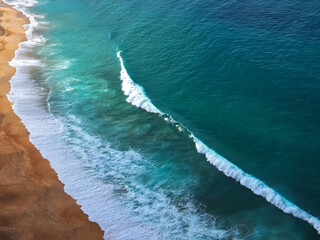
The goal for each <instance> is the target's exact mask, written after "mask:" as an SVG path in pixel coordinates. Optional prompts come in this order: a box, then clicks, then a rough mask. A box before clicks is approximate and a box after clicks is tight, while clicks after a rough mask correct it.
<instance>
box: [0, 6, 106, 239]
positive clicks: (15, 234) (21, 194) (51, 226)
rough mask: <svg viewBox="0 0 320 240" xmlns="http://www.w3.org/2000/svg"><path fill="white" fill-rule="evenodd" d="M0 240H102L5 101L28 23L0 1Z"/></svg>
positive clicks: (9, 103) (96, 226) (97, 228)
mask: <svg viewBox="0 0 320 240" xmlns="http://www.w3.org/2000/svg"><path fill="white" fill-rule="evenodd" d="M0 19H1V20H0V26H1V27H2V28H0V239H8V240H9V239H22V236H23V239H30V240H31V239H48V240H50V239H89V240H90V239H103V235H104V233H103V231H102V230H101V228H100V227H99V226H98V224H96V223H93V222H90V221H89V219H88V216H87V215H86V214H85V213H84V212H83V211H82V210H81V208H80V206H79V205H77V203H76V201H75V200H74V199H73V198H72V197H71V196H69V195H68V194H67V193H65V191H64V185H63V184H62V183H61V182H60V181H59V179H58V177H57V174H56V172H55V171H54V170H53V169H52V168H51V166H50V163H49V161H48V160H47V159H45V158H43V157H42V156H41V154H40V152H39V151H38V149H36V148H35V146H34V145H33V144H32V143H31V142H30V140H29V132H28V131H27V130H26V128H25V126H24V125H23V123H22V122H21V119H20V118H19V117H18V116H17V115H16V114H15V113H14V111H13V109H12V106H13V104H12V103H11V102H10V101H9V100H8V97H7V94H8V93H9V92H10V89H11V85H10V82H9V81H10V79H11V78H12V77H13V76H14V74H15V72H16V70H15V68H13V67H11V66H9V62H10V61H11V60H12V59H13V58H14V56H15V51H16V50H17V49H18V48H19V43H20V42H23V41H26V40H27V39H26V34H25V29H24V28H23V25H25V24H28V23H29V21H28V19H27V18H26V17H25V16H24V15H23V14H22V13H21V12H19V11H17V10H15V9H13V8H12V7H11V6H10V5H7V4H5V3H3V2H2V1H1V0H0Z"/></svg>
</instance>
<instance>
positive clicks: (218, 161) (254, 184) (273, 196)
mask: <svg viewBox="0 0 320 240" xmlns="http://www.w3.org/2000/svg"><path fill="white" fill-rule="evenodd" d="M117 56H118V58H119V60H120V63H121V73H120V79H121V80H122V90H123V92H124V94H125V95H126V96H128V98H127V102H129V103H131V104H132V105H134V106H136V107H140V108H142V109H144V110H146V111H147V112H150V113H156V114H159V115H160V116H161V117H163V118H164V120H165V121H168V122H174V123H176V126H177V127H178V128H181V127H182V128H184V129H186V130H187V132H188V134H189V136H190V137H191V138H192V139H193V141H194V143H195V146H196V149H197V151H198V153H201V154H204V155H205V156H206V158H207V160H208V162H210V163H211V164H212V165H214V166H215V167H216V168H217V169H218V170H219V171H221V172H223V173H224V174H225V175H226V176H228V177H231V178H233V179H234V180H236V181H237V182H239V183H240V184H241V185H242V186H244V187H246V188H248V189H250V190H251V191H252V192H253V193H254V194H256V195H258V196H261V197H263V198H264V199H266V200H267V201H268V202H269V203H271V204H273V205H274V206H276V207H277V208H279V209H281V210H282V211H283V212H285V213H288V214H292V215H293V216H294V217H296V218H299V219H302V220H304V221H306V222H308V223H309V224H311V225H312V226H313V227H314V228H315V229H316V230H317V232H318V234H319V235H320V220H319V219H318V218H316V217H314V216H312V215H311V214H309V213H307V212H306V211H304V210H302V209H301V208H299V207H298V206H297V205H295V204H294V203H292V202H290V201H289V200H287V199H286V198H285V197H283V196H281V195H280V194H279V193H277V192H276V191H275V190H274V189H272V188H271V187H269V186H268V185H267V184H265V183H264V182H263V181H261V180H259V179H257V178H255V177H254V176H252V175H251V174H248V173H246V172H244V171H243V170H242V169H240V168H239V167H238V166H236V165H235V164H233V163H232V162H230V161H228V160H227V159H225V158H224V157H222V156H220V155H219V154H218V153H216V152H215V151H214V150H212V149H211V148H209V147H208V146H207V145H205V144H204V143H203V142H202V141H201V140H199V139H198V138H197V137H196V136H195V135H194V134H193V133H192V132H191V131H190V130H188V128H186V127H185V126H183V125H182V124H181V123H179V122H177V121H175V120H174V119H173V118H172V117H171V116H169V117H164V115H166V116H168V115H167V114H164V113H162V112H161V111H160V110H159V109H158V108H157V107H156V106H154V105H153V104H152V102H151V100H150V99H149V98H148V97H147V96H146V94H145V91H144V89H143V87H142V86H140V85H138V84H136V83H134V81H133V80H132V79H131V78H130V76H129V75H128V73H127V70H126V69H125V67H124V63H123V59H122V57H121V54H120V51H119V52H118V53H117Z"/></svg>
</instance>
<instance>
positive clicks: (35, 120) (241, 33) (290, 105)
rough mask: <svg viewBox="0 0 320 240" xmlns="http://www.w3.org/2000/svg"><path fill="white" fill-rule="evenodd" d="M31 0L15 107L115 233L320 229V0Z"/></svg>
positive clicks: (240, 235)
mask: <svg viewBox="0 0 320 240" xmlns="http://www.w3.org/2000/svg"><path fill="white" fill-rule="evenodd" d="M20 3H21V4H20V5H18V9H22V10H24V11H25V12H26V13H27V14H28V15H29V17H31V18H32V23H31V27H30V28H32V29H30V28H29V30H28V31H29V34H28V39H29V45H26V46H24V47H25V48H23V49H22V50H23V51H24V52H23V51H22V50H21V53H19V54H17V57H16V60H15V64H16V67H17V68H18V72H17V75H16V77H15V79H13V81H12V85H13V89H12V93H11V99H12V101H13V102H14V103H15V111H16V112H17V113H18V115H19V116H21V117H22V119H23V121H24V123H25V124H26V126H27V128H28V129H29V131H30V132H31V138H32V140H33V141H34V143H35V145H36V146H37V147H38V148H39V149H40V151H41V152H42V154H43V155H44V156H45V157H47V158H48V159H49V160H50V161H51V164H52V165H53V167H54V168H55V170H56V171H57V172H58V175H59V177H60V179H61V180H62V181H63V182H64V183H65V184H66V190H67V192H69V193H70V194H71V195H72V196H73V197H74V198H76V199H77V200H78V202H79V203H80V204H81V205H82V206H83V209H84V211H85V212H87V213H88V215H89V217H91V219H92V220H94V221H97V222H98V224H99V225H100V226H101V227H102V228H103V230H105V232H106V237H109V236H111V237H112V238H114V239H318V237H319V236H318V233H319V231H320V230H319V229H320V220H319V218H317V217H319V216H320V207H319V201H320V178H319V172H320V161H319V157H320V150H319V149H320V138H319V136H320V124H319V123H320V115H319V113H318V112H319V108H320V95H319V90H320V84H319V80H320V68H319V62H320V55H319V52H320V29H319V26H320V2H319V1H316V0H311V1H308V2H305V1H301V0H294V1H287V0H284V1H281V2H278V1H266V0H259V1H229V0H225V1H219V2H218V1H204V0H201V1H179V0H178V1H137V0H135V1H81V0H69V1H68V2H66V1H62V0H55V1H51V0H46V1H39V2H38V3H37V2H33V1H21V2H20ZM26 5H28V6H29V7H27V8H26ZM26 44H27V43H26ZM19 59H20V61H19ZM21 59H22V60H21ZM23 59H24V60H23ZM15 82H17V84H15ZM28 82H29V83H28ZM30 82H32V84H30ZM18 83H19V84H18ZM23 84H26V85H25V87H21V86H22V85H23ZM27 84H29V85H27ZM23 86H24V85H23ZM20 88H21V89H20ZM19 89H20V90H19ZM30 92H32V93H31V94H30ZM35 92H36V93H37V94H34V93H35ZM27 94H28V95H27ZM19 96H21V98H19ZM25 96H28V97H27V100H25V99H24V98H23V97H25ZM26 102H28V104H26ZM23 104H25V105H23ZM27 106H28V107H27ZM27 108H28V109H27ZM40 112H41V114H40ZM38 115H40V116H38ZM35 126H37V128H36V127H35ZM34 129H37V130H34ZM39 129H40V130H39ZM41 129H46V130H43V132H41V131H42V130H41ZM51 131H52V132H53V133H52V134H51ZM48 132H50V133H48ZM50 138H51V140H50ZM48 139H49V140H48ZM46 141H51V142H48V143H47V142H46ZM55 144H60V145H57V146H56V145H55ZM61 146H63V147H61ZM57 149H58V151H57ZM61 149H65V150H61ZM64 151H66V152H68V154H66V153H65V152H64ZM57 152H58V153H57ZM222 156H223V157H222ZM55 159H59V160H55ZM73 177H74V179H76V180H70V179H71V178H72V179H73ZM88 182H90V183H91V182H93V183H92V185H90V186H91V187H88V186H89V185H87V184H89V183H88ZM107 186H108V189H111V190H108V191H107V190H106V187H107ZM106 192H108V194H105V193H106ZM114 209H115V210H114ZM113 211H114V212H113ZM119 212H120V213H121V214H120V213H119ZM118 213H119V214H118ZM287 213H289V214H287ZM128 219H129V220H128Z"/></svg>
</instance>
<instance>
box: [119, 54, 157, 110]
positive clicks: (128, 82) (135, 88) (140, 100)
mask: <svg viewBox="0 0 320 240" xmlns="http://www.w3.org/2000/svg"><path fill="white" fill-rule="evenodd" d="M117 56H118V58H119V60H120V64H121V75H120V79H121V81H122V91H123V92H124V94H125V95H126V96H128V97H127V102H128V103H131V104H132V105H134V106H136V107H139V108H142V109H144V110H146V111H147V112H151V113H158V114H161V112H160V110H159V109H158V108H156V107H155V106H154V105H153V104H152V102H151V100H150V99H149V98H148V97H147V95H146V94H145V93H144V90H143V88H142V87H141V86H140V85H138V84H136V83H134V82H133V81H132V79H131V78H130V77H129V75H128V73H127V70H126V68H125V67H124V63H123V59H122V57H121V55H120V51H119V52H118V53H117Z"/></svg>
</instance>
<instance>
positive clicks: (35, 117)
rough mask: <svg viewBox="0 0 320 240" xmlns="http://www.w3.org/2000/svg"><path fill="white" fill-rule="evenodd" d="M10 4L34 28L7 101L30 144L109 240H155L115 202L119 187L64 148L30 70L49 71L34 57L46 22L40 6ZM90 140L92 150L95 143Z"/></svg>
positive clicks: (16, 62) (59, 127)
mask: <svg viewBox="0 0 320 240" xmlns="http://www.w3.org/2000/svg"><path fill="white" fill-rule="evenodd" d="M6 2H7V3H8V4H12V5H13V4H15V8H16V9H17V10H19V11H21V12H23V13H24V14H25V15H26V16H27V17H28V18H29V19H30V24H27V25H25V28H26V30H27V31H26V35H27V41H26V42H22V43H20V46H19V49H18V50H17V51H16V55H15V58H14V59H13V60H12V61H11V62H10V65H11V66H13V67H15V68H16V74H15V76H14V77H13V78H12V79H11V81H10V83H11V91H10V93H9V94H8V98H9V99H10V101H11V102H13V104H14V105H13V110H14V112H15V113H16V114H17V115H18V116H19V117H21V119H22V122H23V123H24V125H25V126H26V128H27V130H28V131H29V132H30V141H31V142H32V143H33V144H34V145H35V146H36V147H37V148H38V149H39V151H40V152H41V154H42V156H43V157H45V158H47V159H48V160H49V161H50V164H51V166H52V167H53V169H54V170H55V171H56V172H57V174H58V177H59V179H60V180H61V181H62V182H63V183H64V184H65V191H66V192H67V193H68V194H70V195H71V196H72V197H73V198H74V199H76V201H77V203H78V204H79V205H80V206H81V208H82V210H83V211H84V212H85V213H86V214H88V216H89V219H90V220H91V221H94V222H97V223H98V224H99V225H100V227H101V228H102V230H103V231H104V232H105V238H106V239H110V238H111V239H124V240H126V239H132V238H135V239H144V238H145V237H146V238H147V239H156V237H154V234H155V233H154V232H152V231H149V230H148V229H147V227H145V226H141V225H137V224H136V223H135V222H134V221H133V220H132V219H130V213H128V212H127V211H126V209H124V208H123V207H122V206H121V205H120V204H119V203H118V202H116V201H115V200H114V198H112V193H113V192H114V188H115V186H114V185H111V184H107V183H104V182H102V181H100V180H99V179H97V177H95V176H93V175H92V174H91V173H90V172H86V171H84V168H83V162H82V160H83V159H81V158H79V156H78V155H77V154H79V153H81V151H80V150H81V149H78V151H76V153H75V152H74V150H73V149H71V148H70V147H69V146H68V145H66V144H65V139H64V138H63V136H62V135H61V133H63V131H64V125H63V124H62V123H61V121H59V120H58V119H56V118H55V117H53V116H52V114H51V113H50V112H49V111H48V109H47V108H46V107H44V105H43V101H44V100H45V99H46V97H47V92H46V90H45V89H44V88H42V87H41V86H38V85H37V83H36V82H35V81H34V79H33V78H32V75H31V74H30V68H31V67H32V68H34V67H43V66H45V64H44V63H42V62H41V60H40V59H35V58H31V57H30V53H32V50H33V48H35V47H38V46H41V45H42V44H44V43H45V42H46V39H45V38H44V37H43V36H41V35H39V34H38V33H37V34H36V33H35V30H39V29H40V28H42V25H43V24H42V22H40V21H38V20H37V19H42V18H43V17H42V16H39V15H34V14H32V13H31V12H30V9H29V8H30V7H32V6H34V5H35V4H36V3H37V2H36V1H33V0H21V1H8V0H7V1H6ZM43 23H44V22H43ZM40 42H41V44H40ZM38 43H39V44H38ZM68 65H69V62H67V63H66V64H64V66H63V67H61V68H58V69H56V70H61V69H65V68H66V67H67V66H68ZM89 140H90V141H91V142H90V144H92V139H89ZM110 151H111V150H110Z"/></svg>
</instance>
